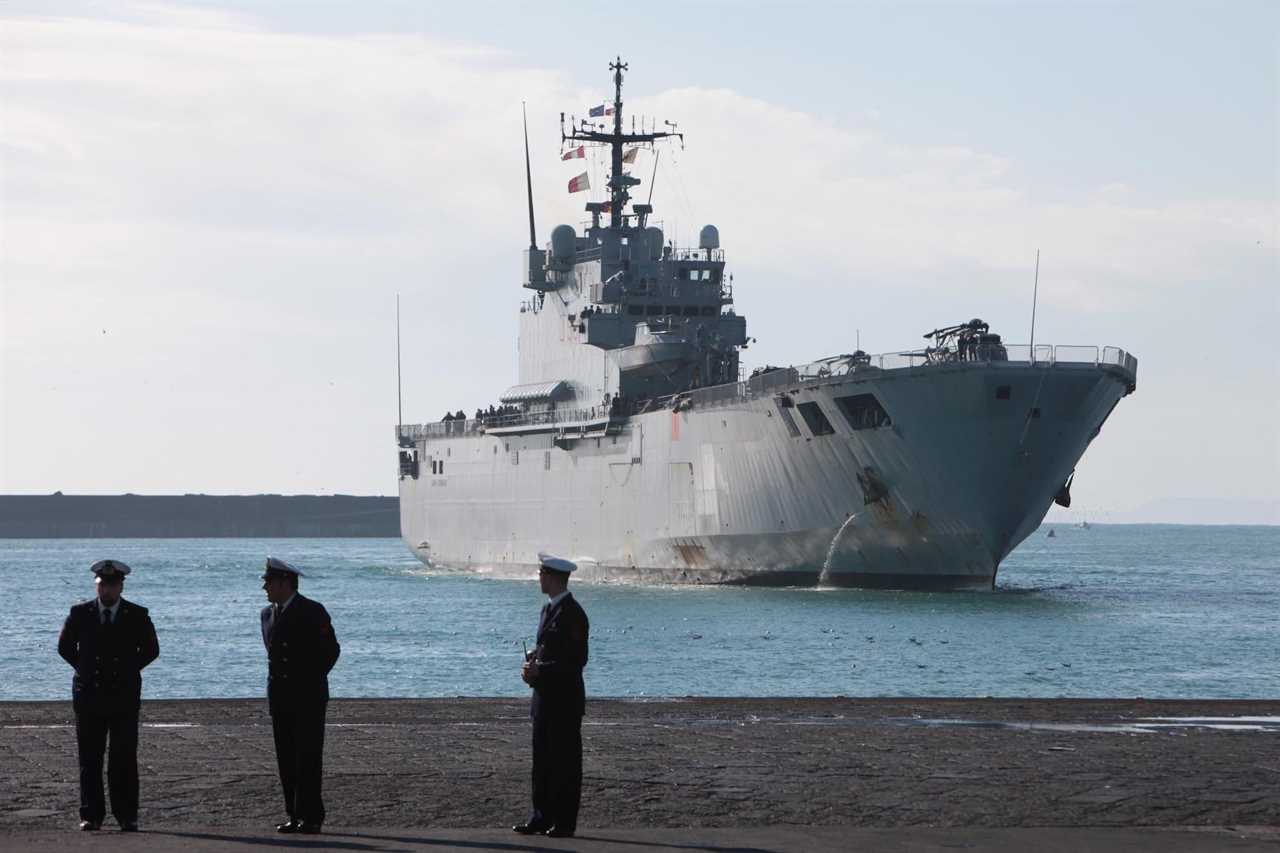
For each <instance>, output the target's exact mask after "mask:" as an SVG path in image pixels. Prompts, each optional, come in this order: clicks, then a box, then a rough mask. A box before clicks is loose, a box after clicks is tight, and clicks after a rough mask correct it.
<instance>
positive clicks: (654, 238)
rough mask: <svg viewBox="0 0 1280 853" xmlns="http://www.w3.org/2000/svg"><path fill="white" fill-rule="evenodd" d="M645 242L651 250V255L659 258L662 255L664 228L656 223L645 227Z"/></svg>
mask: <svg viewBox="0 0 1280 853" xmlns="http://www.w3.org/2000/svg"><path fill="white" fill-rule="evenodd" d="M644 242H645V246H646V248H648V250H649V257H651V258H658V257H661V256H662V229H661V228H659V227H658V226H656V225H650V226H649V227H648V228H646V229H644Z"/></svg>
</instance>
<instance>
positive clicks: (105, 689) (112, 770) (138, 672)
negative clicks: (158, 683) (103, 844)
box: [58, 560, 160, 832]
mask: <svg viewBox="0 0 1280 853" xmlns="http://www.w3.org/2000/svg"><path fill="white" fill-rule="evenodd" d="M90 571H92V572H93V574H94V576H95V580H94V584H95V585H96V587H97V591H98V594H97V596H96V597H94V598H92V599H90V600H89V601H85V602H82V603H80V604H77V605H75V606H74V607H72V608H71V612H70V613H69V614H67V621H66V622H65V623H64V624H63V626H62V633H61V634H60V635H59V636H58V654H59V655H61V656H62V659H63V660H65V661H66V662H67V663H69V664H71V666H73V667H74V668H75V671H76V674H75V677H74V678H73V679H72V681H71V707H72V709H73V710H74V711H75V714H76V747H77V751H78V752H79V758H80V829H81V830H83V831H92V830H96V829H100V828H101V827H102V821H103V819H104V818H105V817H106V814H107V806H106V802H105V801H104V799H103V795H102V757H103V753H104V752H106V749H107V742H108V739H109V740H110V743H111V753H110V758H109V764H108V766H107V783H108V786H109V788H110V791H111V814H112V815H114V816H115V819H116V822H117V823H119V824H120V829H122V830H124V831H125V832H137V830H138V710H139V708H140V707H141V705H142V670H143V669H145V668H146V666H147V664H149V663H151V662H152V661H153V660H155V659H156V658H157V657H159V656H160V642H159V640H157V639H156V629H155V626H154V625H153V624H151V616H150V615H149V614H148V613H147V608H145V607H140V606H138V605H137V604H134V603H133V602H131V601H125V600H124V599H123V598H121V597H120V594H121V593H122V592H123V591H124V577H125V575H127V574H129V571H130V569H129V567H128V566H127V565H125V564H124V563H122V562H120V561H119V560H99V561H98V562H96V563H94V564H93V565H92V566H91V567H90Z"/></svg>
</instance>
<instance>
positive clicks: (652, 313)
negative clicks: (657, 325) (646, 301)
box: [644, 305, 662, 317]
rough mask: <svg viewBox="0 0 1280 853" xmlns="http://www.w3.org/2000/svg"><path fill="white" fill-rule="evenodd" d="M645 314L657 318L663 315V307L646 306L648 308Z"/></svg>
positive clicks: (645, 309) (645, 308)
mask: <svg viewBox="0 0 1280 853" xmlns="http://www.w3.org/2000/svg"><path fill="white" fill-rule="evenodd" d="M644 313H645V314H647V315H649V316H650V317H657V316H658V315H659V314H661V313H662V306H661V305H646V306H644Z"/></svg>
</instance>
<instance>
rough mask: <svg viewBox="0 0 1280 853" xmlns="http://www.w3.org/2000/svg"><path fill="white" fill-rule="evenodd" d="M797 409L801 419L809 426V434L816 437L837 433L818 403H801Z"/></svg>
mask: <svg viewBox="0 0 1280 853" xmlns="http://www.w3.org/2000/svg"><path fill="white" fill-rule="evenodd" d="M796 408H797V409H799V410H800V417H802V418H804V422H805V423H806V424H808V425H809V432H811V433H813V434H814V435H831V433H833V432H835V431H836V429H835V427H833V426H832V425H831V421H829V420H827V416H826V415H824V414H823V413H822V409H821V408H819V407H818V404H817V403H813V402H809V403H801V404H800V405H799V406H796Z"/></svg>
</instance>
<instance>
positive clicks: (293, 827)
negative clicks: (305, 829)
mask: <svg viewBox="0 0 1280 853" xmlns="http://www.w3.org/2000/svg"><path fill="white" fill-rule="evenodd" d="M300 826H302V823H301V822H300V821H296V820H294V819H293V818H289V819H288V820H286V821H285V822H284V823H277V824H276V832H297V831H298V827H300Z"/></svg>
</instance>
